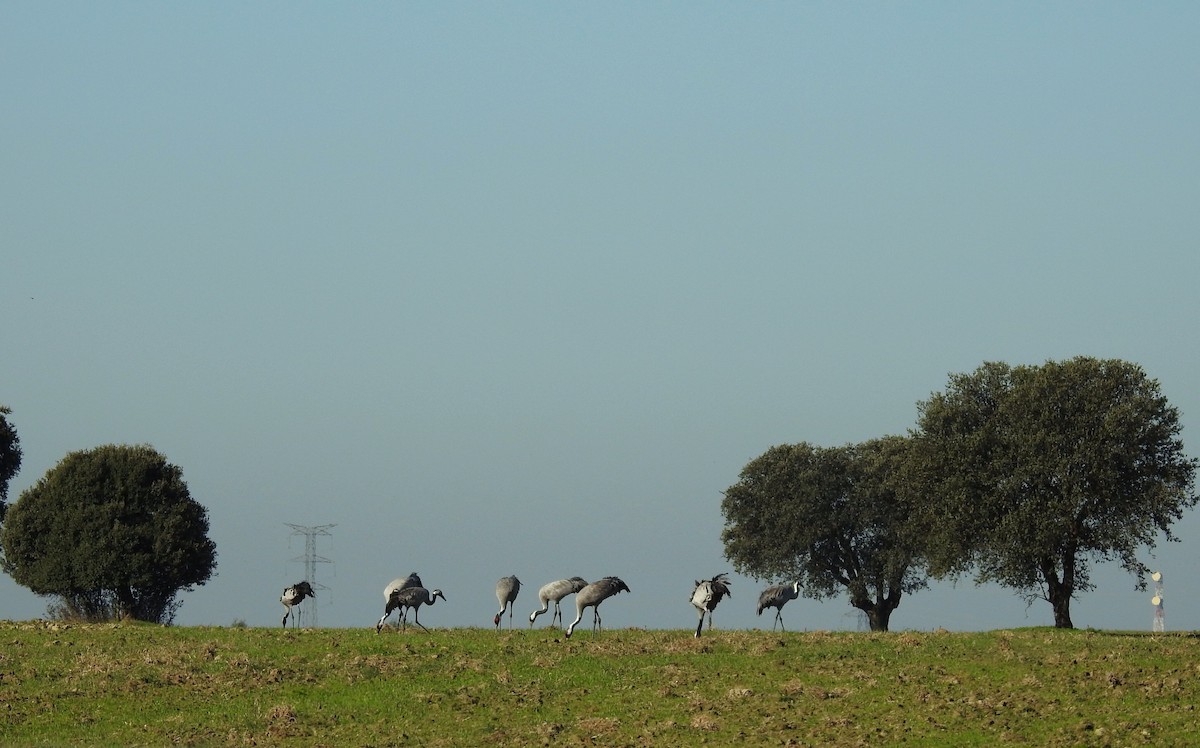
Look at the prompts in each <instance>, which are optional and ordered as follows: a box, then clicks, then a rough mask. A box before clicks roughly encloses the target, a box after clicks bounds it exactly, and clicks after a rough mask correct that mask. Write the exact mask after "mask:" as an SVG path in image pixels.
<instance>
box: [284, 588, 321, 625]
mask: <svg viewBox="0 0 1200 748" xmlns="http://www.w3.org/2000/svg"><path fill="white" fill-rule="evenodd" d="M316 596H317V593H315V592H313V588H312V585H311V584H309V583H308V581H307V580H305V581H303V582H296V583H295V584H293V585H292V586H291V587H285V588H284V589H283V594H282V595H280V597H279V602H281V603H283V627H284V628H287V621H288V617H289V616H291V615H292V606H293V605H299V604H300V602H301V601H302V600H304V598H306V597H314V598H315V597H316ZM294 623H295V619H293V624H294Z"/></svg>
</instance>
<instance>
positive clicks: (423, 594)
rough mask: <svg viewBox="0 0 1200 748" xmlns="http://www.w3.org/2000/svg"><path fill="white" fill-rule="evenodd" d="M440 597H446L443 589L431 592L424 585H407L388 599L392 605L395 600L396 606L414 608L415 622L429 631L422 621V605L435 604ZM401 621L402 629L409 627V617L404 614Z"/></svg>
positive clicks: (376, 630) (377, 630)
mask: <svg viewBox="0 0 1200 748" xmlns="http://www.w3.org/2000/svg"><path fill="white" fill-rule="evenodd" d="M439 597H440V598H442V599H443V600H445V599H446V596H445V595H443V594H442V591H441V590H433V591H432V592H430V591H429V590H427V589H425V588H424V587H405V588H404V589H402V590H398V591H397V592H396V594H394V595H392V599H391V600H390V601H388V605H389V606H390V605H391V604H392V602H393V601H394V602H395V604H396V607H403V608H412V611H413V622H414V623H416V624H417V625H418V626H420V627H421V628H422V629H424V630H425V631H428V630H429V629H427V628H425V624H423V623H421V606H422V605H433V604H434V603H435V602H437V599H438V598H439ZM389 612H390V611H389ZM400 621H401V626H402V629H403V628H407V624H408V617H407V616H403V615H402V616H400ZM375 633H379V629H375Z"/></svg>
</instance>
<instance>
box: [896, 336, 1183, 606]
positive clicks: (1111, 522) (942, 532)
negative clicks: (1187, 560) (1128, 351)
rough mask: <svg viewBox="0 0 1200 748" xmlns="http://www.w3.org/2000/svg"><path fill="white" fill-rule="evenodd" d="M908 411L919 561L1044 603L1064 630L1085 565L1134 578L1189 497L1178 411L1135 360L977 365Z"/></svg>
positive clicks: (1084, 584)
mask: <svg viewBox="0 0 1200 748" xmlns="http://www.w3.org/2000/svg"><path fill="white" fill-rule="evenodd" d="M919 407H920V419H919V424H918V426H919V429H918V432H917V433H916V434H915V435H914V445H915V448H914V457H915V459H914V464H917V465H919V466H920V468H919V472H920V473H921V476H922V477H921V478H920V480H921V481H922V482H923V484H924V490H925V491H926V492H927V493H928V494H929V496H930V497H931V501H930V502H929V503H927V504H926V505H925V509H926V512H925V514H924V516H923V520H924V523H925V527H926V529H927V531H928V532H929V533H930V536H931V538H936V539H935V540H934V541H933V542H931V543H930V547H931V548H933V549H936V552H934V553H932V555H931V556H930V559H929V560H930V570H931V571H932V572H933V573H934V574H935V576H944V575H951V574H959V573H963V572H965V571H967V570H969V569H974V570H975V577H976V581H977V582H985V581H994V582H997V583H999V584H1001V585H1003V586H1006V587H1009V588H1012V589H1014V590H1017V591H1019V592H1021V593H1022V594H1024V595H1025V597H1026V599H1027V600H1029V601H1031V602H1032V601H1033V600H1035V599H1037V598H1042V599H1045V600H1046V601H1047V602H1049V603H1050V604H1051V606H1052V607H1053V610H1054V622H1055V625H1056V626H1058V627H1062V628H1071V627H1073V624H1072V622H1071V614H1070V604H1071V599H1072V598H1073V597H1074V596H1076V595H1077V594H1078V593H1079V592H1082V591H1087V590H1090V589H1092V588H1093V585H1092V583H1091V579H1090V568H1091V563H1092V562H1093V561H1109V560H1115V561H1117V562H1119V563H1120V564H1121V565H1122V567H1123V568H1125V569H1126V570H1128V571H1129V572H1130V573H1131V574H1134V575H1136V578H1137V580H1138V582H1137V586H1138V588H1142V587H1144V586H1145V581H1144V575H1145V573H1146V572H1147V571H1148V569H1147V568H1146V566H1145V565H1144V564H1142V563H1141V562H1140V561H1138V558H1137V555H1136V551H1137V550H1138V548H1139V547H1142V546H1147V547H1153V546H1154V545H1155V542H1156V540H1157V539H1158V538H1159V534H1160V533H1161V534H1162V537H1165V538H1166V539H1167V540H1175V539H1176V538H1175V537H1174V536H1173V535H1172V533H1171V523H1172V522H1173V521H1175V520H1177V519H1179V518H1180V516H1181V515H1182V512H1183V510H1185V509H1187V508H1189V507H1192V506H1194V505H1195V504H1196V501H1197V497H1196V496H1195V495H1193V493H1192V487H1193V479H1194V474H1195V470H1196V461H1195V460H1194V459H1189V458H1187V457H1186V456H1185V455H1184V451H1183V444H1182V442H1181V440H1180V438H1179V432H1180V424H1179V413H1178V411H1177V410H1176V409H1175V408H1172V407H1171V406H1170V405H1168V403H1167V400H1166V398H1164V397H1163V396H1162V394H1161V393H1160V391H1159V386H1158V382H1157V381H1155V380H1152V379H1149V378H1147V377H1146V375H1145V373H1144V372H1143V371H1142V369H1141V368H1140V367H1138V366H1137V365H1135V364H1131V363H1127V362H1124V361H1120V360H1099V359H1094V358H1086V357H1080V358H1075V359H1071V360H1069V361H1065V362H1053V361H1050V362H1047V363H1046V364H1044V365H1041V366H1017V367H1010V366H1009V365H1007V364H1004V363H985V364H984V365H983V366H981V367H979V368H978V369H977V370H976V371H974V372H972V373H970V374H956V375H952V376H951V377H950V382H949V385H948V386H947V388H946V391H945V392H943V393H937V394H934V395H933V396H932V397H931V398H930V399H929V400H928V401H926V402H924V403H921V404H920V405H919Z"/></svg>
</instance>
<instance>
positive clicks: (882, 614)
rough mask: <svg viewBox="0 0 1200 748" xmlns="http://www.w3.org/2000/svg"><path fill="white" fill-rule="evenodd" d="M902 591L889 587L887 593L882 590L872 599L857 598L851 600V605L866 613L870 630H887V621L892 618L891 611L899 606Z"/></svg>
mask: <svg viewBox="0 0 1200 748" xmlns="http://www.w3.org/2000/svg"><path fill="white" fill-rule="evenodd" d="M902 594H903V593H901V592H900V591H899V588H898V587H891V588H889V591H888V593H887V595H884V594H883V593H882V590H881V591H880V593H879V594H878V595H876V597H875V599H874V600H870V599H868V598H865V597H863V598H859V599H858V600H852V601H851V602H850V604H851V605H853V606H854V607H856V608H858V609H859V610H861V611H862V612H864V613H866V614H867V622H868V623H870V624H871V630H872V631H887V630H888V623H889V622H890V621H891V620H892V611H893V610H895V609H896V608H899V607H900V597H901V595H902Z"/></svg>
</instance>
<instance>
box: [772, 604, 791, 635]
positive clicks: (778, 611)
mask: <svg viewBox="0 0 1200 748" xmlns="http://www.w3.org/2000/svg"><path fill="white" fill-rule="evenodd" d="M775 618H776V620H778V621H779V630H780V631H787V629H785V628H784V627H783V608H776V609H775ZM771 630H772V631H774V630H775V627H774V626H772V627H771Z"/></svg>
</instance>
